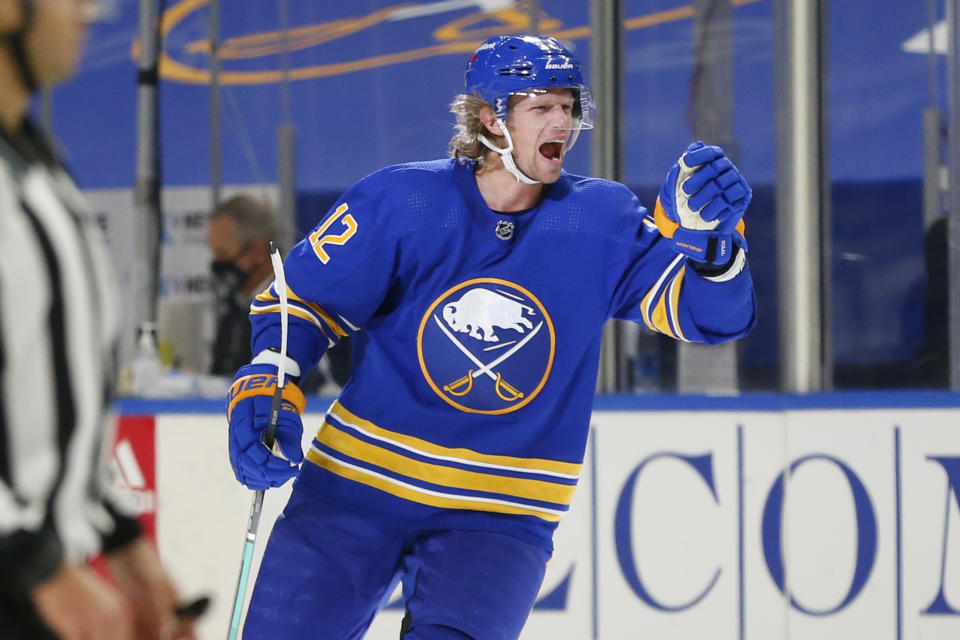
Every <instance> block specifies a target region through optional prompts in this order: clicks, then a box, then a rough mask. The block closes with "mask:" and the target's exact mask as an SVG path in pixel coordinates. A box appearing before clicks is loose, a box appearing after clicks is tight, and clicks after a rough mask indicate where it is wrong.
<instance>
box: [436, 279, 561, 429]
mask: <svg viewBox="0 0 960 640" xmlns="http://www.w3.org/2000/svg"><path fill="white" fill-rule="evenodd" d="M555 347H556V335H555V333H554V328H553V321H552V320H551V319H550V316H549V314H548V313H547V310H546V309H545V308H544V306H543V305H542V304H541V303H540V301H539V300H538V299H537V298H536V297H535V296H534V295H533V294H532V293H530V292H529V291H527V290H526V289H524V288H523V287H521V286H520V285H517V284H514V283H512V282H508V281H506V280H500V279H498V278H476V279H473V280H468V281H466V282H463V283H461V284H458V285H456V286H454V287H452V288H450V289H448V290H447V291H445V292H444V293H443V294H442V295H441V296H440V297H439V298H437V299H436V300H434V302H433V304H431V305H430V308H429V309H427V312H426V313H425V314H424V316H423V319H422V320H421V322H420V331H419V333H418V335H417V352H418V353H417V355H418V357H419V359H420V369H421V371H422V372H423V376H424V378H426V381H427V383H428V384H429V385H430V388H431V389H433V391H434V393H436V394H437V395H439V396H440V397H441V398H443V400H444V401H445V402H447V404H450V405H451V406H453V407H456V408H457V409H459V410H461V411H466V412H469V413H485V414H502V413H509V412H511V411H516V410H517V409H519V408H520V407H523V406H525V405H527V404H528V403H529V402H530V401H531V400H533V399H534V398H535V397H536V396H537V395H538V394H539V393H540V390H541V389H543V386H544V385H545V384H546V382H547V378H548V377H549V376H550V370H551V368H552V367H553V358H554V354H555Z"/></svg>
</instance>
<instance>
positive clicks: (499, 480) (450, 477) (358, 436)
mask: <svg viewBox="0 0 960 640" xmlns="http://www.w3.org/2000/svg"><path fill="white" fill-rule="evenodd" d="M307 459H308V460H309V461H310V462H312V463H313V464H316V465H318V466H320V467H323V468H324V469H327V470H329V471H331V472H333V473H335V474H337V475H340V476H342V477H345V478H348V479H350V480H354V481H356V482H360V483H362V484H365V485H368V486H371V487H374V488H376V489H379V490H381V491H384V492H386V493H389V494H391V495H394V496H396V497H398V498H402V499H405V500H410V501H412V502H417V503H420V504H425V505H430V506H435V507H442V508H451V509H467V510H472V511H490V512H495V513H512V514H521V515H530V516H534V517H537V518H541V519H543V520H547V521H550V522H556V521H558V520H560V519H561V518H562V516H563V515H564V514H565V513H566V512H567V510H569V508H570V502H571V501H572V499H573V494H574V491H575V489H576V484H577V479H578V477H579V472H580V467H581V465H579V464H575V463H568V462H563V461H557V460H546V459H538V458H518V457H512V456H497V455H490V454H483V453H479V452H476V451H472V450H469V449H461V448H449V447H443V446H440V445H437V444H434V443H431V442H428V441H426V440H423V439H420V438H414V437H411V436H407V435H404V434H401V433H396V432H392V431H389V430H387V429H383V428H382V427H379V426H378V425H375V424H373V423H372V422H370V421H368V420H364V419H362V418H359V417H358V416H356V415H354V414H353V413H351V412H350V411H348V410H347V409H346V408H345V407H343V405H342V404H340V403H339V402H337V403H334V405H333V406H332V407H331V408H330V411H329V413H328V415H327V420H326V422H325V423H324V425H323V426H322V427H321V428H320V430H319V431H318V432H317V436H316V438H315V439H314V442H313V447H312V448H311V450H310V452H309V453H308V454H307Z"/></svg>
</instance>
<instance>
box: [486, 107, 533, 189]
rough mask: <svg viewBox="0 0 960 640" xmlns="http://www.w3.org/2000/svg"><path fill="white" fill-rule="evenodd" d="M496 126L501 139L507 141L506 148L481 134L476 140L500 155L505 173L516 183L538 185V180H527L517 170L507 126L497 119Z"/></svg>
mask: <svg viewBox="0 0 960 640" xmlns="http://www.w3.org/2000/svg"><path fill="white" fill-rule="evenodd" d="M497 124H498V125H500V129H502V130H503V137H504V138H506V139H507V147H506V148H505V149H504V148H501V147H498V146H496V145H495V144H493V143H492V142H490V141H489V140H488V139H487V137H486V136H485V135H483V134H482V133H478V134H477V140H479V141H480V142H481V143H482V144H483V146H485V147H486V148H488V149H490V150H491V151H496V152H497V153H498V154H500V159H501V160H502V161H503V168H504V169H506V170H507V172H508V173H509V174H510V175H512V176H513V177H514V178H516V179H517V182H522V183H524V184H540V181H539V180H534V179H533V178H528V177H527V176H526V175H525V174H524V173H523V172H522V171H520V169H519V168H517V163H516V162H514V160H513V138H511V137H510V130H509V129H507V125H506V124H504V122H503V120H501V119H500V118H497Z"/></svg>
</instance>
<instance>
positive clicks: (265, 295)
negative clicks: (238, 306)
mask: <svg viewBox="0 0 960 640" xmlns="http://www.w3.org/2000/svg"><path fill="white" fill-rule="evenodd" d="M287 297H288V298H289V299H290V300H293V301H294V302H298V303H300V304H301V305H303V306H305V307H307V308H308V309H309V310H310V311H312V312H313V313H314V314H316V315H317V317H319V318H320V319H321V320H323V322H324V323H326V324H327V326H329V327H330V329H331V330H332V331H333V333H334V335H336V336H337V337H338V338H342V337H344V336H345V335H347V332H346V331H345V330H344V329H343V327H341V326H340V323H338V322H337V321H336V320H334V319H333V318H332V317H331V316H330V314H328V313H327V312H326V311H324V310H323V307H321V306H320V305H318V304H317V303H315V302H307V301H306V300H304V299H303V298H301V297H300V296H298V295H297V294H296V293H294V291H293V289H291V288H290V285H287ZM256 300H257V301H258V302H279V301H280V300H279V298H278V297H277V296H275V295H273V293H272V292H271V291H270V287H267V288H266V289H265V290H264V291H263V292H262V293H260V294H259V295H258V296H257V297H256ZM270 311H272V308H271V309H268V310H265V311H260V312H259V313H269V312H270ZM251 313H252V312H251ZM299 317H305V316H299ZM314 324H317V326H319V324H318V323H317V322H314Z"/></svg>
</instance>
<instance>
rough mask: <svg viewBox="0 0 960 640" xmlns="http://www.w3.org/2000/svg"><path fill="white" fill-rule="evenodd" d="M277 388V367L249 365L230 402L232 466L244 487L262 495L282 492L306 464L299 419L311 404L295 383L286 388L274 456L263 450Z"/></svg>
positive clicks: (242, 370)
mask: <svg viewBox="0 0 960 640" xmlns="http://www.w3.org/2000/svg"><path fill="white" fill-rule="evenodd" d="M276 388H277V367H276V366H275V365H270V364H248V365H246V366H244V367H241V368H240V370H239V371H238V372H237V376H236V378H235V379H234V381H233V386H232V387H230V395H229V397H228V398H227V420H228V421H229V422H230V464H232V465H233V473H234V474H235V475H236V476H237V480H238V481H239V482H240V483H241V484H244V485H246V486H247V487H249V488H250V489H254V490H258V491H259V490H263V489H267V488H269V487H279V486H280V485H282V484H283V483H284V482H286V481H287V480H289V479H290V478H292V477H294V476H295V475H297V471H298V470H299V468H300V463H301V462H303V450H302V449H301V444H300V443H301V440H302V437H303V424H302V423H301V422H300V414H301V413H303V409H304V407H305V406H306V398H304V396H303V392H302V391H300V389H299V388H297V386H296V385H295V384H293V383H292V382H289V381H287V382H285V384H284V385H283V397H282V403H281V406H280V415H279V418H278V419H277V432H276V442H275V445H274V447H273V449H272V450H271V449H268V448H267V445H266V444H264V432H265V431H266V430H267V426H268V425H269V423H270V406H271V403H272V401H273V392H274V391H275V390H276Z"/></svg>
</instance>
